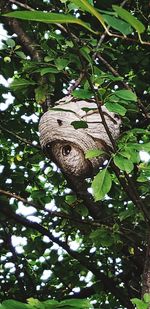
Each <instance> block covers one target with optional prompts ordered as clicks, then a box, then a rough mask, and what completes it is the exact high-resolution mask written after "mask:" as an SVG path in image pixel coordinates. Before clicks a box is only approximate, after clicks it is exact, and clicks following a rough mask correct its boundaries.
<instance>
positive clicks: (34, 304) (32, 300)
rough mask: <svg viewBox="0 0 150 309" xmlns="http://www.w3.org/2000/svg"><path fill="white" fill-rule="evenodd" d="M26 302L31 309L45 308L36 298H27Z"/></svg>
mask: <svg viewBox="0 0 150 309" xmlns="http://www.w3.org/2000/svg"><path fill="white" fill-rule="evenodd" d="M27 302H28V304H29V305H31V306H32V307H33V308H36V309H45V306H44V304H43V303H42V302H40V301H39V300H38V299H36V298H33V297H31V298H28V299H27Z"/></svg>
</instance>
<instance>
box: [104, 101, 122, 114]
mask: <svg viewBox="0 0 150 309" xmlns="http://www.w3.org/2000/svg"><path fill="white" fill-rule="evenodd" d="M105 106H106V108H107V109H108V110H109V111H110V112H114V113H117V114H119V115H121V116H124V115H125V114H126V111H127V110H126V108H125V107H123V106H122V105H120V104H118V103H115V102H114V103H113V102H107V103H105Z"/></svg>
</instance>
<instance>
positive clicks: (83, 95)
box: [72, 89, 93, 99]
mask: <svg viewBox="0 0 150 309" xmlns="http://www.w3.org/2000/svg"><path fill="white" fill-rule="evenodd" d="M72 95H73V96H74V97H75V98H79V99H90V98H91V97H92V96H93V93H92V91H90V90H85V89H77V90H74V91H72Z"/></svg>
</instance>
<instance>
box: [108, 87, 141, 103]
mask: <svg viewBox="0 0 150 309" xmlns="http://www.w3.org/2000/svg"><path fill="white" fill-rule="evenodd" d="M113 94H115V95H116V96H117V97H119V98H121V99H124V100H127V101H134V102H136V101H137V96H136V94H135V93H133V92H132V91H131V90H117V91H115V93H113Z"/></svg>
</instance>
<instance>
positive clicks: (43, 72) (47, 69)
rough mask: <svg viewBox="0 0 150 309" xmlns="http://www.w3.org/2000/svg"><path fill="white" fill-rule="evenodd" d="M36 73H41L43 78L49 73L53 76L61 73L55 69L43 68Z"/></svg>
mask: <svg viewBox="0 0 150 309" xmlns="http://www.w3.org/2000/svg"><path fill="white" fill-rule="evenodd" d="M36 72H40V73H41V76H43V75H45V74H47V73H52V74H57V73H59V71H58V70H57V69H56V68H54V67H48V68H43V69H40V70H36Z"/></svg>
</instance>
